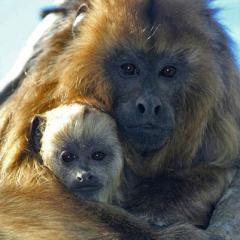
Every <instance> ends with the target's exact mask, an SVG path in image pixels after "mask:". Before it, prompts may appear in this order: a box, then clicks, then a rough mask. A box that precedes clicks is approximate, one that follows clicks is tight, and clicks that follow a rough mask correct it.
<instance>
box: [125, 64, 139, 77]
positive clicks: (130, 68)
mask: <svg viewBox="0 0 240 240" xmlns="http://www.w3.org/2000/svg"><path fill="white" fill-rule="evenodd" d="M121 70H122V73H123V74H124V75H127V76H132V75H136V74H138V70H137V68H136V66H135V65H134V64H132V63H125V64H123V65H122V66H121Z"/></svg>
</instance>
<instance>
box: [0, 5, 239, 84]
mask: <svg viewBox="0 0 240 240" xmlns="http://www.w3.org/2000/svg"><path fill="white" fill-rule="evenodd" d="M53 2H54V1H53V0H0V16H1V17H0V80H1V79H3V78H4V76H5V75H6V73H7V72H8V71H9V70H10V69H11V67H12V66H13V64H14V62H15V60H16V58H17V56H18V54H19V52H20V50H21V48H22V47H24V44H25V43H26V40H27V38H28V36H29V35H30V34H31V32H32V31H33V30H34V28H35V27H36V26H37V24H38V23H39V22H40V17H39V10H40V9H41V8H42V7H44V6H49V5H52V4H53ZM211 5H213V6H214V7H215V6H216V7H220V8H221V11H220V12H219V13H218V14H217V18H218V19H219V20H220V22H221V23H222V24H224V25H225V26H226V30H227V31H228V33H229V34H230V35H231V36H232V38H233V39H234V41H235V43H236V46H233V48H234V52H235V55H236V57H237V59H238V63H239V65H240V0H215V1H214V2H213V3H212V4H211Z"/></svg>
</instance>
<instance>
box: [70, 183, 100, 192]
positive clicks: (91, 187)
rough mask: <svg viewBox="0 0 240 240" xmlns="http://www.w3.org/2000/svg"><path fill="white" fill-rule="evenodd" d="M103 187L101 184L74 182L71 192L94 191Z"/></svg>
mask: <svg viewBox="0 0 240 240" xmlns="http://www.w3.org/2000/svg"><path fill="white" fill-rule="evenodd" d="M102 187H103V185H102V184H84V185H82V184H74V186H73V187H72V188H71V190H72V191H73V192H76V193H77V194H81V193H83V194H84V193H94V192H97V191H99V190H100V189H101V188H102Z"/></svg>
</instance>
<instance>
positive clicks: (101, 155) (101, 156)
mask: <svg viewBox="0 0 240 240" xmlns="http://www.w3.org/2000/svg"><path fill="white" fill-rule="evenodd" d="M105 156H106V154H105V153H104V152H100V151H99V152H94V153H93V154H92V159H93V160H95V161H101V160H103V159H104V158H105Z"/></svg>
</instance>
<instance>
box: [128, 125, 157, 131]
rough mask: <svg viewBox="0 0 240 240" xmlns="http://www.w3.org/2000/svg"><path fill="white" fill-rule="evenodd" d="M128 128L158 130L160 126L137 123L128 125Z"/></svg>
mask: <svg viewBox="0 0 240 240" xmlns="http://www.w3.org/2000/svg"><path fill="white" fill-rule="evenodd" d="M128 128H129V129H135V130H147V131H148V130H149V131H151V130H160V127H159V126H157V125H155V124H152V123H145V124H139V125H131V126H129V127H128Z"/></svg>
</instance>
